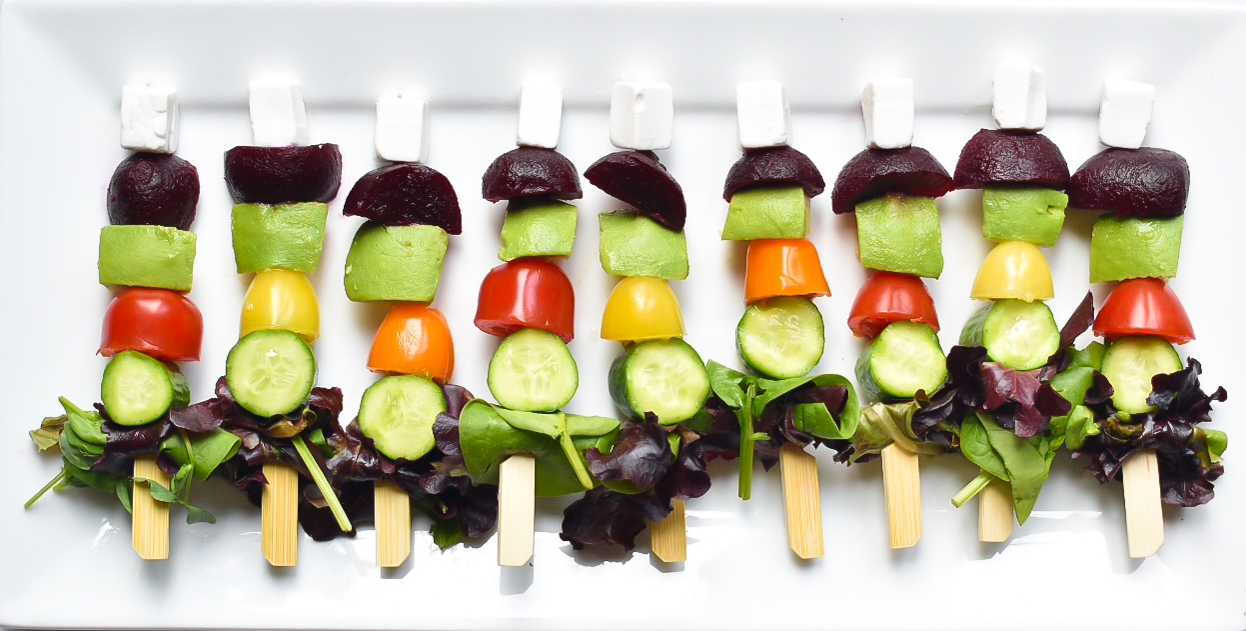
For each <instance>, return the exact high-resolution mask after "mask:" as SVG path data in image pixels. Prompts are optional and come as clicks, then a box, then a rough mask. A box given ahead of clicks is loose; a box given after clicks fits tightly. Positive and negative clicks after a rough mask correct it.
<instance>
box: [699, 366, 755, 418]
mask: <svg viewBox="0 0 1246 631" xmlns="http://www.w3.org/2000/svg"><path fill="white" fill-rule="evenodd" d="M705 371H706V372H707V373H708V374H709V378H710V389H711V390H713V391H714V394H716V395H718V398H720V399H722V400H723V403H726V404H727V405H729V406H731V407H733V408H737V409H738V408H742V407H744V385H743V384H744V380H745V379H746V377H745V375H744V373H742V372H739V371H736V370H732V369H730V368H727V367H726V366H724V365H722V364H720V363H718V362H716V361H712V360H711V361H710V362H709V363H708V364H706V365H705Z"/></svg>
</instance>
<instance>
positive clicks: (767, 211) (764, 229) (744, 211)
mask: <svg viewBox="0 0 1246 631" xmlns="http://www.w3.org/2000/svg"><path fill="white" fill-rule="evenodd" d="M808 234H809V198H808V197H806V196H805V189H804V187H802V186H759V187H756V188H748V189H744V190H742V191H740V192H738V193H736V194H735V195H732V196H731V205H730V206H729V207H728V208H727V223H726V225H724V226H723V239H724V240H727V241H752V240H754V239H803V238H804V237H805V236H807V235H808Z"/></svg>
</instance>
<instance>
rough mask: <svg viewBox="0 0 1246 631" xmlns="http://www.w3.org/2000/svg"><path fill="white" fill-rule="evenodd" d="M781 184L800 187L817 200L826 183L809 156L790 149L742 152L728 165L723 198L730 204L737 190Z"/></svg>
mask: <svg viewBox="0 0 1246 631" xmlns="http://www.w3.org/2000/svg"><path fill="white" fill-rule="evenodd" d="M783 184H789V185H791V184H799V185H801V186H803V187H805V195H807V196H809V197H817V196H818V195H821V194H822V191H824V190H826V180H823V179H822V174H821V173H819V172H818V167H816V166H814V164H813V160H810V159H809V156H807V155H805V154H803V153H801V152H799V151H797V150H795V149H793V148H791V147H766V148H764V149H745V150H744V155H743V156H742V157H741V158H740V159H739V160H736V162H735V164H733V165H731V170H730V171H728V172H727V183H726V184H725V185H723V199H725V200H727V201H731V196H732V195H735V194H736V192H737V191H739V190H741V189H745V188H749V187H751V186H776V185H783Z"/></svg>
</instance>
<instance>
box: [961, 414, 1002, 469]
mask: <svg viewBox="0 0 1246 631" xmlns="http://www.w3.org/2000/svg"><path fill="white" fill-rule="evenodd" d="M987 423H990V424H992V425H994V424H995V423H994V421H992V420H990V418H989V417H984V416H983V415H982V414H970V415H966V416H965V419H964V421H962V422H961V425H960V450H961V453H962V454H964V455H965V458H966V459H968V460H969V461H970V462H972V463H974V464H976V465H978V467H980V468H981V469H982V470H983V471H986V472H988V473H990V474H991V475H993V476H995V477H997V478H999V479H1001V480H1003V481H1005V482H1007V481H1008V468H1007V467H1006V466H1005V465H1004V459H1003V457H1002V456H1001V455H1000V454H999V452H997V451H995V448H994V447H993V446H992V445H991V441H990V438H989V437H988V435H987V431H986V427H985V425H986V424H987Z"/></svg>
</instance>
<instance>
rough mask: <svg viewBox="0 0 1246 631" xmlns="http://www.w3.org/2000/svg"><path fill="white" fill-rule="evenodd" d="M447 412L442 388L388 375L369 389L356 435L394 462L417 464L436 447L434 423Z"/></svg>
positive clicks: (423, 380)
mask: <svg viewBox="0 0 1246 631" xmlns="http://www.w3.org/2000/svg"><path fill="white" fill-rule="evenodd" d="M444 411H446V397H445V393H444V392H442V390H441V386H438V385H437V384H436V383H433V381H432V380H430V379H428V378H427V377H421V376H419V375H391V376H389V377H383V378H381V379H379V380H377V382H376V383H373V384H372V385H371V386H368V389H367V390H364V392H363V398H362V399H361V401H360V403H359V421H358V422H359V431H360V432H361V433H363V435H364V436H367V437H368V438H371V439H372V442H373V443H374V444H375V445H376V448H377V450H379V451H380V452H381V453H383V454H385V455H386V456H388V457H390V458H392V459H394V460H416V459H418V458H420V457H421V456H423V455H424V454H427V453H428V452H429V451H432V449H433V447H434V446H435V445H436V440H435V439H434V437H433V422H434V421H436V420H437V415H438V414H440V413H441V412H444Z"/></svg>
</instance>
